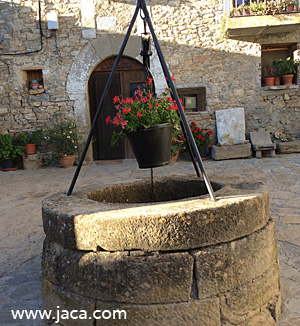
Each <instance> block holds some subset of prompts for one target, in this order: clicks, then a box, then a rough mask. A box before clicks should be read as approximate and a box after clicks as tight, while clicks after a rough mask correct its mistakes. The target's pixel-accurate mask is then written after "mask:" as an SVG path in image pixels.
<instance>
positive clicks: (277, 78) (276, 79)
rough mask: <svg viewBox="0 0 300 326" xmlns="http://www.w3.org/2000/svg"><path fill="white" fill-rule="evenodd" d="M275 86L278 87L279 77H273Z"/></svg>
mask: <svg viewBox="0 0 300 326" xmlns="http://www.w3.org/2000/svg"><path fill="white" fill-rule="evenodd" d="M274 85H275V86H279V85H280V77H275V83H274Z"/></svg>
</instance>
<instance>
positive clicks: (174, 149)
mask: <svg viewBox="0 0 300 326" xmlns="http://www.w3.org/2000/svg"><path fill="white" fill-rule="evenodd" d="M184 140H185V138H184V136H183V134H182V132H181V129H180V127H179V125H178V128H176V127H174V129H173V135H172V140H171V151H170V162H176V161H177V159H178V157H179V153H180V151H181V150H182V149H184Z"/></svg>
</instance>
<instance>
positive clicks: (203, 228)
mask: <svg viewBox="0 0 300 326" xmlns="http://www.w3.org/2000/svg"><path fill="white" fill-rule="evenodd" d="M172 178H173V179H176V180H181V181H182V182H184V180H187V178H184V177H179V178H175V177H171V178H167V179H168V180H170V179H172ZM188 179H189V180H193V181H195V182H198V183H199V182H202V183H204V182H203V181H201V180H200V179H199V178H197V177H189V178H188ZM210 180H211V182H212V184H215V185H216V187H219V188H220V189H219V190H217V191H215V194H216V197H217V201H216V202H212V201H211V200H210V198H209V196H208V195H202V196H198V197H190V198H186V199H181V200H176V201H174V200H173V201H168V202H155V203H137V204H134V203H131V204H130V203H129V204H120V203H107V202H97V201H94V200H90V199H88V198H87V194H88V193H93V192H95V191H99V190H106V189H107V188H109V187H105V186H103V187H100V186H99V185H91V186H87V187H81V188H78V189H77V190H76V191H75V192H74V193H73V195H72V196H67V195H66V194H65V193H58V194H55V195H53V196H50V197H48V198H47V199H45V200H44V201H43V205H42V211H43V225H44V231H45V233H46V235H47V237H48V239H49V241H52V242H56V243H59V244H61V245H62V246H63V247H65V248H73V249H78V250H92V251H97V250H100V249H101V250H106V251H124V250H142V251H158V250H160V251H174V250H187V249H193V248H200V247H205V246H209V245H216V244H220V243H225V242H228V241H232V240H234V239H237V238H241V237H243V236H246V235H249V234H251V233H252V232H255V231H257V230H259V229H260V228H262V227H263V226H264V225H265V224H266V223H267V221H268V220H269V217H270V211H269V197H268V189H267V187H266V186H265V185H263V184H262V183H258V182H254V181H249V180H246V181H245V180H242V179H234V180H233V179H228V178H226V177H225V176H219V177H211V178H210ZM217 180H222V181H221V182H218V181H217ZM135 184H136V183H135ZM133 185H134V184H133ZM142 185H144V186H145V187H146V186H147V182H144V183H143V182H142ZM116 187H122V185H118V186H116Z"/></svg>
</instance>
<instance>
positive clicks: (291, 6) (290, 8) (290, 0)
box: [286, 0, 294, 12]
mask: <svg viewBox="0 0 300 326" xmlns="http://www.w3.org/2000/svg"><path fill="white" fill-rule="evenodd" d="M286 3H287V11H289V12H291V11H294V1H293V0H286Z"/></svg>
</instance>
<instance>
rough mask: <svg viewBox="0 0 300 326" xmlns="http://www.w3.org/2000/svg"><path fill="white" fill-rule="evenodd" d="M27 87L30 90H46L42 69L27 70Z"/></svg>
mask: <svg viewBox="0 0 300 326" xmlns="http://www.w3.org/2000/svg"><path fill="white" fill-rule="evenodd" d="M26 87H27V88H28V89H29V90H34V91H36V90H40V91H42V90H44V81H43V71H42V69H35V70H26Z"/></svg>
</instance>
